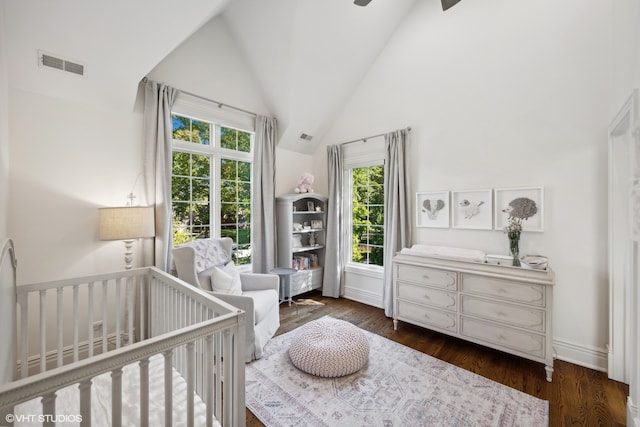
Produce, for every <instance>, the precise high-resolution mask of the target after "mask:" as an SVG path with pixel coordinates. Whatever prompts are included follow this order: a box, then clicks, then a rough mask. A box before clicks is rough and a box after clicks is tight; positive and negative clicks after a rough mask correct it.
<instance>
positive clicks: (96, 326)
mask: <svg viewBox="0 0 640 427" xmlns="http://www.w3.org/2000/svg"><path fill="white" fill-rule="evenodd" d="M93 332H102V321H98V322H93Z"/></svg>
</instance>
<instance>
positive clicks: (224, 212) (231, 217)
mask: <svg viewBox="0 0 640 427" xmlns="http://www.w3.org/2000/svg"><path fill="white" fill-rule="evenodd" d="M236 217H237V215H236V205H235V204H230V203H222V204H221V205H220V221H221V222H222V223H223V224H235V223H236V222H237V221H236Z"/></svg>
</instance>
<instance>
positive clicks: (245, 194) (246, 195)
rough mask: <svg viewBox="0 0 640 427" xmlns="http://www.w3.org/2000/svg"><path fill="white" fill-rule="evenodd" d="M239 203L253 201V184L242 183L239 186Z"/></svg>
mask: <svg viewBox="0 0 640 427" xmlns="http://www.w3.org/2000/svg"><path fill="white" fill-rule="evenodd" d="M238 201H239V202H249V201H251V183H248V182H246V183H245V182H241V183H239V184H238Z"/></svg>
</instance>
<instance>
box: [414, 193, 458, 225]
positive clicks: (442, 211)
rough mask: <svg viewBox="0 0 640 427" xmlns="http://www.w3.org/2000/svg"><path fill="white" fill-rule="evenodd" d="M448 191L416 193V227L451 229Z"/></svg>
mask: <svg viewBox="0 0 640 427" xmlns="http://www.w3.org/2000/svg"><path fill="white" fill-rule="evenodd" d="M450 212H451V209H450V207H449V192H448V191H429V192H421V193H416V227H436V228H449V216H450Z"/></svg>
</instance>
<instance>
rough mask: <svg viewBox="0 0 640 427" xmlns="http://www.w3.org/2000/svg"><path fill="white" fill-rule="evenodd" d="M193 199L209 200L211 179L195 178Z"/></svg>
mask: <svg viewBox="0 0 640 427" xmlns="http://www.w3.org/2000/svg"><path fill="white" fill-rule="evenodd" d="M192 186H193V187H192V190H191V191H192V194H191V200H193V201H198V202H209V194H210V192H209V180H208V179H200V178H194V179H193V181H192Z"/></svg>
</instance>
